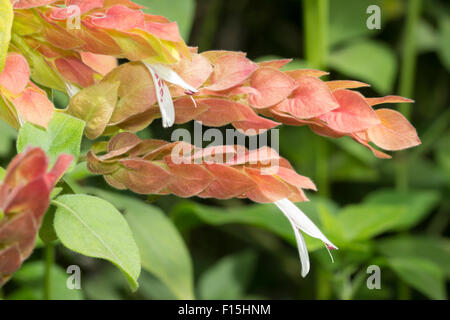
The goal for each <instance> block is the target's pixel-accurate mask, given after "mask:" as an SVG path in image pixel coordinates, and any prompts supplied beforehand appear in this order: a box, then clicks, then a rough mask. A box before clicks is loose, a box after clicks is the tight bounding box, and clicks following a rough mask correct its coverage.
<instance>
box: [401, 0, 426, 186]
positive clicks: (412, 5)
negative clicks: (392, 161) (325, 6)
mask: <svg viewBox="0 0 450 320" xmlns="http://www.w3.org/2000/svg"><path fill="white" fill-rule="evenodd" d="M421 9H422V0H410V1H408V11H407V14H406V24H405V30H404V35H403V48H402V62H403V65H402V69H401V73H400V88H399V93H400V95H401V96H404V97H409V98H411V97H413V92H414V82H415V76H416V62H417V46H416V34H417V26H418V24H419V21H420V14H421ZM399 111H400V112H401V113H402V114H403V115H404V116H405V117H406V118H408V119H409V118H410V117H411V106H410V105H408V104H402V105H400V106H399ZM396 165H397V168H396V186H397V189H398V190H401V191H407V190H408V167H409V162H408V157H407V154H406V152H405V151H404V152H401V153H400V154H399V155H398V158H397V163H396Z"/></svg>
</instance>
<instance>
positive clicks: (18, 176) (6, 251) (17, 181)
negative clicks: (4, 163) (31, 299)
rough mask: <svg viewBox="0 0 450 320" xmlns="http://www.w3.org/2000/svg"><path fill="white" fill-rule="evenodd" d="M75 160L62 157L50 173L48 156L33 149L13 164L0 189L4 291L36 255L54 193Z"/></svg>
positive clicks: (0, 272)
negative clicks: (42, 221) (6, 283)
mask: <svg viewBox="0 0 450 320" xmlns="http://www.w3.org/2000/svg"><path fill="white" fill-rule="evenodd" d="M72 160H73V157H72V156H69V155H61V156H60V157H59V158H58V160H57V161H56V163H55V165H54V166H53V168H52V169H51V170H50V172H47V167H48V158H47V156H46V155H45V153H44V152H43V151H42V149H39V148H29V149H27V150H25V151H24V152H23V153H21V154H19V155H17V156H16V157H15V158H14V159H13V160H12V162H11V163H10V164H9V166H8V168H7V170H6V175H5V177H4V180H3V182H2V184H1V185H0V213H1V216H0V287H1V286H2V285H3V284H4V283H5V282H6V281H8V279H9V278H10V277H11V275H12V274H13V273H14V272H15V271H17V270H18V269H19V268H20V266H21V265H22V262H23V261H24V260H25V259H27V258H28V257H29V256H30V254H31V253H32V251H33V248H34V243H35V241H36V236H37V232H38V230H39V227H40V225H41V220H42V217H43V215H44V213H45V211H46V210H47V208H48V206H49V203H50V192H51V191H52V189H53V187H54V185H55V184H56V182H57V181H58V180H59V178H61V176H62V175H63V174H64V172H65V171H66V169H67V168H68V167H69V165H70V163H71V162H72Z"/></svg>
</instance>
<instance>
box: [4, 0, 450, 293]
mask: <svg viewBox="0 0 450 320" xmlns="http://www.w3.org/2000/svg"><path fill="white" fill-rule="evenodd" d="M136 2H138V3H141V4H144V5H146V6H147V7H148V10H147V12H149V13H152V14H162V15H165V16H167V17H168V18H170V19H171V20H176V21H177V22H178V23H179V26H180V30H181V32H182V34H183V36H184V38H185V39H186V41H187V42H188V43H189V44H190V45H192V46H198V47H199V50H200V51H205V50H211V49H226V50H239V51H245V52H248V56H249V58H251V59H254V60H258V61H260V60H265V59H271V58H274V57H282V58H293V59H294V61H293V62H292V63H291V64H290V65H289V66H287V68H299V67H313V68H321V69H324V70H327V71H330V73H331V74H330V76H329V77H328V79H330V80H334V79H354V80H359V81H363V82H367V83H370V84H372V87H370V88H364V89H363V90H361V92H362V93H363V94H364V95H366V96H382V95H388V94H399V95H404V96H407V97H408V98H412V99H414V100H415V101H416V103H414V104H411V105H407V106H401V107H400V106H399V107H398V108H400V111H401V112H402V113H403V114H405V115H406V116H407V117H408V118H410V120H411V121H412V123H413V124H414V126H415V127H416V128H417V130H418V132H419V136H420V137H421V139H422V145H421V146H419V147H417V148H414V149H412V150H408V151H404V152H398V153H395V154H393V159H392V160H379V159H376V158H375V157H374V156H373V155H372V154H371V153H370V152H369V151H368V150H366V149H365V148H364V147H362V146H360V145H357V144H356V143H355V142H354V141H352V140H351V139H346V138H343V139H338V140H336V139H335V140H332V139H326V138H322V137H318V136H316V135H314V134H313V133H312V132H311V131H310V130H309V129H308V128H307V127H287V126H285V127H282V128H281V132H280V152H281V154H282V155H283V156H285V157H286V158H288V159H289V160H290V161H291V163H292V164H293V165H294V167H295V168H296V169H297V171H298V172H299V173H301V174H303V175H306V176H309V177H311V178H312V179H313V180H314V181H315V182H316V183H317V185H318V187H319V192H318V193H317V194H311V193H310V194H309V195H310V197H311V202H310V203H304V204H300V205H299V206H300V207H301V208H302V209H303V210H304V211H305V212H306V213H307V214H308V215H309V216H310V217H311V218H312V219H313V220H314V222H316V223H317V224H318V225H319V227H321V230H322V231H323V232H324V233H325V234H326V235H327V236H328V237H329V238H330V240H332V241H333V242H334V243H335V244H336V245H337V246H338V247H339V248H340V250H339V251H337V252H334V253H333V254H334V259H335V263H331V261H330V258H329V256H328V253H327V252H326V250H325V249H324V247H323V245H322V244H321V243H320V242H317V241H314V240H313V239H311V238H307V239H306V241H307V243H308V248H309V250H310V253H311V260H312V261H311V272H310V274H309V275H308V276H307V278H306V279H302V278H301V277H300V264H299V259H298V253H297V250H296V248H295V239H294V235H293V233H292V230H291V229H290V226H289V224H288V222H287V221H285V218H284V216H283V215H282V214H280V213H279V212H278V209H276V208H275V206H273V205H256V204H252V203H250V202H247V201H244V200H229V201H218V200H200V199H197V198H195V199H190V200H185V199H180V198H177V197H173V196H168V197H161V198H155V197H148V198H143V197H138V196H136V195H133V194H131V193H121V194H120V195H117V193H114V192H115V191H114V190H112V189H111V188H109V187H106V184H105V183H104V181H103V180H102V179H101V178H98V177H91V176H90V175H89V174H88V173H87V171H86V168H85V165H84V164H80V165H79V166H78V167H77V169H76V170H75V171H74V172H72V173H71V174H70V176H69V178H68V179H67V181H69V182H70V183H69V184H70V187H71V188H72V189H74V191H77V190H83V191H85V192H90V193H92V194H96V195H99V196H101V197H103V198H105V199H106V200H109V201H111V202H112V203H114V204H115V205H116V206H117V207H118V208H119V209H121V210H122V212H124V213H125V214H126V217H127V220H128V222H129V224H130V226H131V228H132V229H133V231H134V233H135V237H136V241H137V242H138V245H139V247H140V249H141V255H142V262H143V269H144V270H143V272H142V275H141V278H140V289H139V290H138V291H137V292H136V293H131V292H130V291H129V289H128V287H127V284H126V281H125V280H124V279H123V276H122V275H121V273H120V271H118V270H116V269H115V268H114V267H113V266H112V265H110V264H108V263H106V262H103V261H100V260H95V259H90V258H86V257H83V256H80V255H77V254H74V253H72V252H70V251H68V250H67V249H65V248H64V247H62V246H61V245H57V255H56V261H57V262H58V267H57V268H56V269H54V271H53V274H52V276H53V277H54V278H55V279H54V281H52V283H53V285H54V286H55V288H53V290H52V298H54V299H83V298H85V299H172V298H173V299H175V298H178V299H183V298H184V299H190V298H194V297H195V298H198V299H447V289H448V287H449V285H448V280H449V279H450V240H449V239H448V232H449V219H450V197H449V195H450V126H449V121H450V108H449V106H450V95H449V87H450V77H449V74H450V4H449V2H448V1H445V0H442V1H439V0H427V1H420V0H404V1H402V0H329V1H327V0H304V1H300V0H277V1H274V0H227V1H226V0H197V1H194V0H140V1H136ZM374 4H375V5H378V6H379V7H380V8H381V19H382V22H381V29H380V30H369V29H368V28H367V26H366V21H367V19H368V18H369V16H370V14H367V13H366V10H367V8H368V7H369V6H370V5H374ZM56 99H57V102H58V103H60V104H63V103H64V102H63V101H64V97H58V96H56ZM390 107H393V108H397V106H395V105H392V106H390ZM186 127H190V125H188V126H186ZM170 133H171V131H163V130H162V129H161V123H160V122H155V123H154V124H153V125H152V126H151V127H150V128H149V129H147V130H146V131H144V132H141V133H140V135H141V136H143V137H157V138H165V139H167V140H169V139H170ZM15 136H16V133H15V132H14V130H11V129H10V128H8V127H6V126H5V125H4V124H3V123H0V156H1V159H2V160H1V163H0V164H1V165H6V164H7V163H8V161H9V159H10V158H11V156H12V155H13V153H14V139H15ZM88 148H89V143H88V142H86V143H85V146H84V150H85V151H87V150H88ZM102 190H103V191H102ZM104 190H106V191H104ZM145 202H146V203H145ZM45 236H46V235H43V234H41V237H44V238H45ZM47 236H48V235H47ZM50 237H51V236H50ZM39 243H41V241H39ZM38 246H40V244H38ZM42 255H43V250H42V249H38V250H36V251H35V253H34V254H33V256H32V257H31V258H30V259H29V260H28V262H26V263H25V265H24V267H23V268H22V269H21V270H20V271H19V272H18V273H17V274H16V275H15V276H14V277H13V279H12V280H11V281H10V282H9V283H8V284H7V285H6V286H5V287H4V288H3V292H2V295H3V298H6V299H39V298H42V281H43V280H42V279H43V274H44V265H43V262H42V261H41V260H42V259H41V257H42ZM72 264H75V265H79V266H80V267H81V269H82V280H81V285H82V290H75V291H73V290H72V291H71V290H68V289H66V283H65V280H66V279H67V274H66V273H65V269H66V268H67V266H69V265H72ZM370 265H378V266H379V267H380V269H381V289H379V290H377V289H375V290H369V289H368V288H367V285H366V280H367V278H368V277H369V276H370V274H368V273H367V267H368V266H370Z"/></svg>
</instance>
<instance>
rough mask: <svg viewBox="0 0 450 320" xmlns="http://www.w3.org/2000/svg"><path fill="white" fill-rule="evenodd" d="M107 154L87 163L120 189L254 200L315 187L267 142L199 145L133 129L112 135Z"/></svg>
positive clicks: (294, 196) (297, 197) (293, 196)
mask: <svg viewBox="0 0 450 320" xmlns="http://www.w3.org/2000/svg"><path fill="white" fill-rule="evenodd" d="M96 151H97V152H98V153H100V152H99V151H106V153H105V154H102V155H99V154H95V153H94V152H93V151H91V152H89V154H88V157H87V158H88V167H89V169H90V170H91V171H92V172H94V173H98V174H102V175H104V176H105V179H106V181H107V182H108V183H109V184H111V185H112V186H113V187H116V188H118V189H131V190H132V191H134V192H136V193H140V194H162V195H164V194H175V195H177V196H180V197H192V196H199V197H201V198H217V199H228V198H232V197H238V198H249V199H251V200H253V201H256V202H263V203H264V202H275V201H278V200H281V199H284V198H288V199H290V200H291V201H305V200H307V198H306V196H305V194H304V192H303V190H302V189H315V186H314V184H313V183H312V182H311V180H310V179H309V178H306V177H303V176H300V175H298V174H297V173H296V172H295V171H294V169H293V168H292V166H291V165H290V164H289V162H288V161H287V160H286V159H283V158H281V157H280V156H279V155H278V153H276V152H275V151H274V150H273V149H271V148H268V147H264V148H260V149H258V150H253V151H249V150H247V149H245V148H244V147H238V146H219V147H209V148H204V149H201V148H197V147H194V146H192V145H190V144H187V143H185V142H174V143H168V142H165V141H161V140H141V139H139V138H138V137H137V136H135V135H133V134H131V133H120V134H118V135H116V136H115V137H114V138H112V139H111V140H110V142H109V144H108V146H107V149H106V150H96Z"/></svg>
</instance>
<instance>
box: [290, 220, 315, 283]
mask: <svg viewBox="0 0 450 320" xmlns="http://www.w3.org/2000/svg"><path fill="white" fill-rule="evenodd" d="M286 218H287V219H288V220H289V222H290V223H291V226H292V229H294V234H295V240H296V241H297V249H298V254H299V256H300V263H301V265H302V277H303V278H304V277H306V275H307V274H308V273H309V269H310V264H309V255H308V248H307V247H306V243H305V239H304V238H303V236H302V234H301V233H300V231H299V230H298V228H297V227H296V226H295V223H294V221H292V220H291V219H290V218H289V217H288V216H287V215H286Z"/></svg>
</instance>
